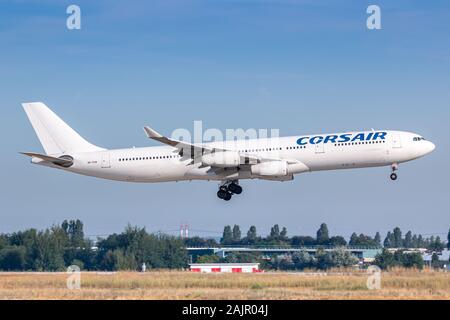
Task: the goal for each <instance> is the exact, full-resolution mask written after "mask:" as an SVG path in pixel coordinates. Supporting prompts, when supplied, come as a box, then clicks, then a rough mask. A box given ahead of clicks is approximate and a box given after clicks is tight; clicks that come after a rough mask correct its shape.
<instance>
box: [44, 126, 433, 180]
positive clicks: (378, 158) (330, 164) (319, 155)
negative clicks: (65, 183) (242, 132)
mask: <svg viewBox="0 0 450 320" xmlns="http://www.w3.org/2000/svg"><path fill="white" fill-rule="evenodd" d="M375 134H377V136H374V135H375ZM204 146H207V147H210V148H211V147H216V148H223V149H226V150H230V151H237V152H239V153H240V154H247V155H252V156H255V157H261V158H274V159H284V160H286V161H298V162H300V163H302V164H304V165H306V167H307V168H308V170H303V171H302V172H305V171H318V170H336V169H351V168H365V167H378V166H389V165H397V164H398V163H402V162H406V161H410V160H414V159H416V158H419V157H422V156H424V155H426V154H428V153H430V152H431V151H433V150H434V148H435V146H434V144H433V143H431V142H429V141H426V140H425V139H423V138H422V137H421V136H420V135H418V134H414V133H410V132H402V131H379V130H377V131H358V132H346V133H337V134H317V135H303V136H291V137H283V138H268V139H255V140H240V141H225V142H214V143H205V144H204ZM55 156H61V155H55ZM70 156H71V157H73V159H74V163H73V165H72V166H71V167H70V168H61V167H59V168H60V169H63V170H67V171H70V172H74V173H78V174H83V175H87V176H93V177H98V178H103V179H110V180H118V181H129V182H164V181H183V180H222V181H223V180H239V179H254V178H261V179H268V180H278V181H283V180H291V179H292V178H293V174H295V173H296V172H294V173H289V174H286V175H285V176H258V175H255V174H252V171H251V170H249V165H248V164H242V165H241V166H238V167H234V168H222V170H211V167H210V166H205V164H204V163H202V162H201V161H194V160H192V159H190V158H185V157H183V156H182V155H180V151H179V149H177V148H175V147H171V146H158V147H148V148H131V149H117V150H104V151H96V152H83V153H76V154H70ZM38 162H39V161H37V162H36V163H38ZM50 166H52V167H58V166H55V165H50Z"/></svg>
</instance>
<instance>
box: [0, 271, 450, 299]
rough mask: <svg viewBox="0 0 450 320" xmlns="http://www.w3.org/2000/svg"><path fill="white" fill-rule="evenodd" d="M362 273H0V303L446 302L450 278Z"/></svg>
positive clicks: (431, 274) (434, 274)
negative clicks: (70, 277)
mask: <svg viewBox="0 0 450 320" xmlns="http://www.w3.org/2000/svg"><path fill="white" fill-rule="evenodd" d="M367 276H368V275H367V274H365V273H363V272H359V273H358V272H348V273H347V272H339V271H334V272H329V273H327V274H320V273H318V274H314V273H281V272H280V273H262V274H196V273H189V272H171V271H153V272H148V273H145V274H140V273H134V272H119V273H110V274H107V273H82V274H81V289H79V290H69V289H67V285H66V280H67V275H66V274H64V273H54V274H52V273H42V274H40V273H0V299H3V300H4V299H220V300H222V299H446V300H450V273H444V272H434V271H429V270H427V271H416V270H392V271H390V272H384V273H382V275H381V286H382V287H381V289H380V290H368V289H367V286H366V281H367Z"/></svg>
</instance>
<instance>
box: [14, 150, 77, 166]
mask: <svg viewBox="0 0 450 320" xmlns="http://www.w3.org/2000/svg"><path fill="white" fill-rule="evenodd" d="M21 154H24V155H26V156H29V157H31V158H32V159H34V158H37V159H39V160H42V161H44V162H49V163H53V164H55V165H57V166H61V167H65V168H68V167H71V166H72V165H73V159H72V157H70V156H63V157H61V158H56V157H51V156H47V155H45V154H40V153H35V152H21Z"/></svg>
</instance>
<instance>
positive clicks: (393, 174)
mask: <svg viewBox="0 0 450 320" xmlns="http://www.w3.org/2000/svg"><path fill="white" fill-rule="evenodd" d="M391 180H392V181H395V180H397V174H396V173H391Z"/></svg>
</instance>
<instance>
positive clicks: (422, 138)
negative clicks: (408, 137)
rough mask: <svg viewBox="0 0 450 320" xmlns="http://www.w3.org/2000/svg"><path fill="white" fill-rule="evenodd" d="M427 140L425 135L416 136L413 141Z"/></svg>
mask: <svg viewBox="0 0 450 320" xmlns="http://www.w3.org/2000/svg"><path fill="white" fill-rule="evenodd" d="M423 140H426V139H425V138H424V137H414V138H413V141H423Z"/></svg>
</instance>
